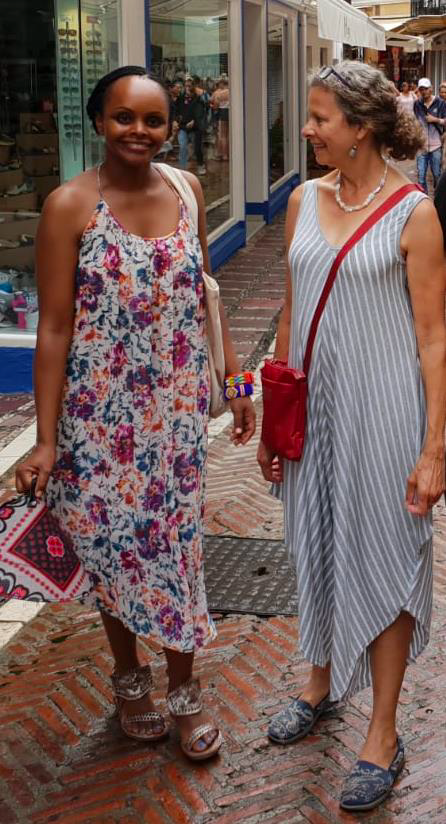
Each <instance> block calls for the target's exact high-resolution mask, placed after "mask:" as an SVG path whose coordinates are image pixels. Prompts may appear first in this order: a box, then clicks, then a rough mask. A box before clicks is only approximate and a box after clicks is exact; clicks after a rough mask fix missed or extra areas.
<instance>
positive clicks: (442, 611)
mask: <svg viewBox="0 0 446 824" xmlns="http://www.w3.org/2000/svg"><path fill="white" fill-rule="evenodd" d="M227 434H228V433H224V434H223V435H222V436H220V437H219V438H217V439H216V440H215V441H214V443H213V444H212V446H211V449H210V478H209V496H208V516H207V521H206V525H207V529H208V530H209V531H216V532H217V531H219V530H220V529H221V528H223V529H224V531H225V534H231V533H232V534H236V535H237V534H238V535H241V534H248V535H253V534H263V535H264V536H266V535H268V536H271V530H272V527H273V528H274V530H275V533H274V534H275V536H276V537H280V530H281V524H280V512H279V509H280V507H279V505H278V504H277V503H276V502H274V501H271V502H269V501H270V499H269V497H268V495H267V485H266V484H264V483H263V481H261V480H259V477H258V475H257V474H256V477H255V478H254V477H253V475H254V471H255V469H254V456H255V443H253V444H252V445H250V446H249V447H247V448H246V449H245V450H244V452H243V460H242V452H241V450H239V449H238V450H231V449H229V448H228V447H226V448H224V443H223V441H224V439H225V438H227ZM226 444H227V441H226ZM234 452H236V453H237V455H239V456H240V457H239V458H238V469H237V483H238V486H237V497H236V496H235V495H234V475H233V471H234V470H233V454H234ZM225 467H226V473H225V471H224V470H225ZM230 467H232V468H230ZM225 476H226V488H225V482H224V477H225ZM245 483H250V484H251V487H250V489H251V491H250V492H249V493H248V494H247V497H246V500H244V501H243V502H242V506H241V508H240V506H239V501H238V496H239V495H241V494H242V493H243V490H244V488H245ZM222 501H225V503H224V505H223V506H221V503H222ZM259 510H260V511H261V516H260V515H259ZM216 513H220V516H218V514H217V517H216ZM247 525H248V526H247ZM262 529H263V533H262ZM435 557H436V561H435V611H434V621H433V637H432V642H431V644H430V646H429V648H428V650H427V651H426V653H425V654H424V655H423V656H422V658H421V659H420V660H419V663H418V664H417V665H415V666H412V667H411V668H410V669H409V671H408V674H407V677H406V681H405V685H404V689H403V693H402V703H401V709H400V712H399V723H400V729H401V732H402V733H403V735H404V736H405V739H406V744H407V749H408V763H407V768H406V769H405V770H404V773H403V776H402V778H401V780H400V781H399V783H398V786H397V789H396V791H395V792H394V794H393V796H392V798H391V799H390V800H389V801H388V802H387V803H386V804H385V805H384V807H382V808H381V809H380V810H378V811H376V812H375V813H369V814H366V815H362V816H361V817H355V816H351V815H347V814H341V813H340V811H339V809H338V803H337V798H338V793H339V789H340V786H341V783H342V780H343V776H344V774H345V771H346V770H348V769H349V768H350V766H351V765H352V764H353V763H354V760H355V754H356V753H357V751H358V749H359V748H360V746H361V741H362V739H363V736H364V733H365V731H366V727H367V719H368V718H369V716H370V708H371V695H370V690H367V691H365V692H363V693H361V694H360V695H359V696H357V697H356V698H355V699H354V700H353V701H352V702H351V703H350V704H349V705H348V706H345V707H343V708H340V710H338V711H337V712H336V713H334V714H333V715H332V717H330V718H328V719H326V720H324V721H323V722H321V724H320V725H319V727H318V729H317V733H316V734H315V735H312V736H310V737H308V738H307V739H306V740H304V741H303V742H300V743H298V744H295V745H293V746H291V747H286V748H282V747H277V746H273V745H270V744H269V743H268V741H267V738H266V735H265V730H266V727H267V723H268V719H269V717H270V716H271V715H272V714H273V713H274V712H275V711H276V710H277V709H278V708H279V707H280V706H281V705H282V704H283V703H284V702H285V701H286V700H287V699H288V696H289V695H290V694H295V693H296V692H297V691H298V690H299V687H300V686H301V685H302V683H303V681H304V679H305V677H306V673H307V672H308V665H307V664H306V663H305V662H304V661H303V660H302V659H301V658H300V656H299V655H298V654H297V652H296V645H297V638H298V622H297V619H294V618H293V619H291V618H283V617H280V616H277V617H275V618H270V619H260V618H257V617H255V616H246V615H245V616H237V615H235V616H231V617H226V618H222V616H215V618H216V621H217V626H218V631H219V632H218V638H217V639H216V641H215V642H214V643H213V644H212V645H211V646H210V647H209V648H207V650H206V651H204V652H203V653H201V654H200V655H199V656H197V673H198V674H199V675H200V677H201V679H202V682H203V685H204V689H205V697H206V704H207V707H208V708H209V709H210V711H211V712H212V713H213V715H214V717H215V718H216V719H217V720H218V723H219V724H221V726H222V728H223V729H224V731H225V738H226V741H225V746H224V748H223V750H222V754H221V756H220V757H218V758H217V759H216V760H215V761H214V762H212V763H209V764H207V765H206V764H203V765H199V766H197V765H194V764H191V763H189V762H188V761H187V760H186V759H185V757H184V756H183V755H182V753H181V751H180V748H179V746H178V739H177V735H176V733H175V732H174V733H172V735H171V737H170V739H169V740H168V741H167V742H166V743H161V744H158V745H152V746H149V745H143V744H139V743H137V742H134V741H130V740H129V739H126V738H125V737H124V736H123V735H122V734H121V733H120V730H119V726H118V723H117V719H116V717H115V716H114V714H113V707H112V696H111V690H110V686H109V682H108V676H109V674H110V672H111V668H112V660H111V657H110V653H109V650H108V646H107V642H106V640H105V637H104V634H103V631H102V628H101V624H100V620H99V616H98V614H97V613H95V612H92V611H89V610H87V609H85V608H82V607H80V606H79V605H77V604H76V605H73V604H71V605H64V606H47V607H45V608H44V610H43V611H42V612H40V613H39V615H37V616H36V618H34V619H33V620H32V621H31V622H30V623H29V624H27V625H26V626H25V627H24V628H23V629H22V630H21V631H20V632H19V633H18V634H17V635H16V636H15V637H14V639H13V640H12V641H11V642H10V643H9V645H8V646H6V647H5V648H4V649H3V651H2V653H1V654H0V688H1V692H0V695H1V699H2V700H1V702H0V724H1V732H2V735H1V739H0V798H1V799H2V800H1V802H0V824H14V822H21V823H22V824H31V822H33V823H34V822H41V823H42V824H43V822H48V824H49V822H60V824H71V822H72V823H73V824H80V823H81V822H85V824H88V823H89V822H92V824H93V822H100V824H112V822H116V823H118V822H126V824H140V822H150V823H151V824H211V822H212V824H214V822H215V824H233V822H244V824H254V822H265V824H266V822H268V824H269V822H271V824H298V822H310V824H328V822H338V824H346V822H355V821H363V820H364V821H367V822H372V824H378V823H379V824H381V823H382V824H390V822H393V824H395V822H398V824H427V823H428V822H430V824H440V822H441V824H444V822H445V821H446V793H445V792H444V773H445V768H446V745H445V737H446V721H445V718H444V703H445V699H446V679H445V667H446V662H445V639H446V600H445V595H446V508H445V507H443V506H440V505H439V506H437V508H436V512H435ZM140 650H141V656H142V659H143V660H144V661H146V660H147V661H149V660H150V661H151V663H152V665H153V669H154V675H155V683H156V693H155V698H156V700H157V701H158V702H159V704H160V706H161V707H164V706H165V705H164V696H165V691H166V674H165V664H164V658H163V655H162V653H161V650H160V649H159V648H158V647H157V646H156V645H154V644H153V643H151V642H148V641H143V642H141V644H140Z"/></svg>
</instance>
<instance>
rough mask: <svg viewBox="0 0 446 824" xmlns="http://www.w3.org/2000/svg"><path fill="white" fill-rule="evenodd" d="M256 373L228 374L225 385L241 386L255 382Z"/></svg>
mask: <svg viewBox="0 0 446 824" xmlns="http://www.w3.org/2000/svg"><path fill="white" fill-rule="evenodd" d="M253 383H254V375H253V374H252V372H241V373H239V374H235V373H234V374H233V375H227V377H226V378H225V386H226V387H228V386H240V385H243V384H253Z"/></svg>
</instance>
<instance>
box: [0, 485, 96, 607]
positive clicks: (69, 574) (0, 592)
mask: <svg viewBox="0 0 446 824" xmlns="http://www.w3.org/2000/svg"><path fill="white" fill-rule="evenodd" d="M36 480H37V479H36V478H34V479H33V482H32V484H31V489H30V491H29V492H27V493H26V494H25V495H19V496H17V497H11V495H7V496H4V497H3V498H2V499H0V602H2V601H8V600H9V599H10V598H15V599H20V600H22V601H37V602H39V601H48V602H51V601H69V600H71V599H73V598H80V597H82V596H83V595H85V594H86V593H87V592H89V591H90V589H91V582H90V577H89V575H88V574H87V572H86V571H85V570H84V568H83V566H82V564H81V562H80V561H79V558H78V557H77V555H76V554H75V552H74V549H73V545H72V542H71V539H70V538H69V536H68V535H67V534H66V533H65V532H63V530H62V529H61V528H60V526H59V524H58V522H57V520H56V518H55V517H54V515H52V513H51V511H50V510H49V509H48V507H47V505H46V504H45V503H44V502H43V501H40V500H37V499H36V497H35V489H36Z"/></svg>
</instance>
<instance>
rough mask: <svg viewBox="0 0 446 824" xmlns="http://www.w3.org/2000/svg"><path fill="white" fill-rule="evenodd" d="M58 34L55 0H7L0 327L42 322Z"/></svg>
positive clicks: (1, 58)
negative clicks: (40, 228) (38, 271)
mask: <svg viewBox="0 0 446 824" xmlns="http://www.w3.org/2000/svg"><path fill="white" fill-rule="evenodd" d="M69 36H70V35H69ZM56 37H57V30H56V26H55V9H54V3H53V0H34V2H33V1H32V0H31V2H30V0H14V2H11V3H2V13H1V16H0V196H1V197H0V333H3V332H11V333H13V332H17V331H20V332H22V333H25V334H26V333H29V332H34V331H35V328H36V326H37V318H38V313H37V296H36V287H35V278H34V238H35V234H36V230H37V225H38V218H39V212H40V209H41V207H42V204H43V202H44V200H45V197H46V196H47V195H48V193H49V192H51V191H52V189H54V188H55V187H56V186H57V185H58V184H59V135H58V126H59V123H58V111H57V109H58V106H57V73H56Z"/></svg>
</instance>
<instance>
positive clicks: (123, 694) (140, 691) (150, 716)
mask: <svg viewBox="0 0 446 824" xmlns="http://www.w3.org/2000/svg"><path fill="white" fill-rule="evenodd" d="M111 682H112V686H113V691H114V693H115V702H116V707H117V710H118V715H119V721H120V723H121V729H122V731H123V732H124V733H125V734H126V735H128V737H129V738H136V739H137V741H160V740H161V739H162V738H165V737H166V735H168V733H169V730H168V728H167V725H166V719H165V718H164V716H163V715H162V714H161V713H160V712H144V713H138V714H136V715H130V716H129V717H128V718H123V717H122V708H123V701H137V700H138V699H139V698H144V696H145V695H147V694H148V693H149V692H151V691H152V690H153V678H152V672H151V669H150V666H148V665H147V666H144V667H135V669H132V670H129V671H128V672H125V673H124V674H123V675H118V674H117V673H115V672H114V673H112V676H111ZM155 723H159V724H162V726H163V729H162V731H161V732H154V731H153V725H154V724H155ZM127 724H149V725H150V726H149V728H148V730H147V732H146V733H142V734H140V735H137V734H136V733H134V732H130V730H129V729H128V727H127V726H126V725H127Z"/></svg>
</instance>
